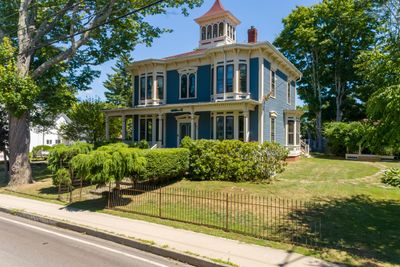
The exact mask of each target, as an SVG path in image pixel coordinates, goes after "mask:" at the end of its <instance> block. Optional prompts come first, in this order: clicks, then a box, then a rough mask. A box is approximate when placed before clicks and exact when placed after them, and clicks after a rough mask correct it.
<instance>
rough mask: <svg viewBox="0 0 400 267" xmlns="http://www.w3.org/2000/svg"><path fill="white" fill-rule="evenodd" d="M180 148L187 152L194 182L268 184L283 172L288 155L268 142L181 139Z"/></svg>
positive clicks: (277, 145) (282, 149)
mask: <svg viewBox="0 0 400 267" xmlns="http://www.w3.org/2000/svg"><path fill="white" fill-rule="evenodd" d="M182 147H184V148H188V149H189V150H190V173H191V176H192V178H193V179H195V180H220V181H232V182H239V181H260V180H268V179H270V178H271V177H273V176H274V175H275V174H277V173H280V172H282V171H283V170H284V167H285V166H286V163H285V161H284V160H285V159H286V157H287V155H288V152H287V150H286V149H285V148H284V147H282V146H281V145H279V144H276V143H268V142H266V143H264V144H262V145H260V144H258V143H255V142H250V143H245V142H242V141H237V140H224V141H217V140H196V141H193V140H191V139H190V138H185V139H184V140H183V141H182Z"/></svg>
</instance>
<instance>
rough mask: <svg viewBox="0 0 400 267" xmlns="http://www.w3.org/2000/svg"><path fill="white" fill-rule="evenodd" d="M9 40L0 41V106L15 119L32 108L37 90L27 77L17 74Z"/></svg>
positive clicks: (13, 49)
mask: <svg viewBox="0 0 400 267" xmlns="http://www.w3.org/2000/svg"><path fill="white" fill-rule="evenodd" d="M15 52H16V49H15V48H14V47H13V46H12V44H11V40H10V39H8V38H4V39H3V40H0V62H1V64H0V104H3V105H4V106H5V107H6V109H7V110H8V111H9V112H10V113H11V114H13V115H14V116H16V117H20V116H21V115H22V114H24V113H25V112H27V111H29V110H30V109H32V108H33V105H34V102H35V100H36V97H37V95H38V94H39V88H38V87H37V86H36V84H35V82H34V81H33V80H32V79H31V78H29V77H23V76H21V75H20V74H19V73H18V69H17V65H16V61H15V59H14V54H15Z"/></svg>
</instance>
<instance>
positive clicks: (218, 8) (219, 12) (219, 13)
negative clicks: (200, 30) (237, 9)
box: [195, 0, 240, 24]
mask: <svg viewBox="0 0 400 267" xmlns="http://www.w3.org/2000/svg"><path fill="white" fill-rule="evenodd" d="M224 16H225V17H229V18H230V19H231V20H232V21H233V22H234V23H236V24H240V21H239V20H238V19H237V18H236V17H235V16H234V15H233V14H232V13H231V12H230V11H228V10H226V9H225V8H224V6H223V5H222V3H221V1H220V0H215V3H214V5H213V6H212V7H211V8H210V10H208V11H207V12H206V13H205V14H204V15H203V16H201V17H199V18H197V19H196V20H195V21H196V22H197V23H199V24H201V23H203V22H205V21H208V20H210V19H214V18H219V17H224Z"/></svg>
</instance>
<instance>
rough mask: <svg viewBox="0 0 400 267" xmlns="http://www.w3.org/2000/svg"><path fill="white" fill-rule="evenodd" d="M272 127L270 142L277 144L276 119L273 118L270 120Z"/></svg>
mask: <svg viewBox="0 0 400 267" xmlns="http://www.w3.org/2000/svg"><path fill="white" fill-rule="evenodd" d="M270 120H271V121H270V123H271V127H270V131H271V132H270V140H271V142H276V118H275V117H271V119H270Z"/></svg>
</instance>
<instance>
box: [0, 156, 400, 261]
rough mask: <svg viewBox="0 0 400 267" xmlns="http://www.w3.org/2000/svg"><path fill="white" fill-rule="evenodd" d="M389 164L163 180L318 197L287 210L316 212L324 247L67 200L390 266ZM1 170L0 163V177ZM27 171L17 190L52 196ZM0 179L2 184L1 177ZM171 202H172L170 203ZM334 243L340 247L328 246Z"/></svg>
mask: <svg viewBox="0 0 400 267" xmlns="http://www.w3.org/2000/svg"><path fill="white" fill-rule="evenodd" d="M391 167H400V163H385V162H377V163H370V162H353V161H344V160H341V159H337V158H331V157H316V158H310V159H302V160H301V161H298V162H293V163H289V165H288V167H287V170H286V171H285V172H284V173H282V174H279V175H278V176H277V177H275V179H274V180H273V181H272V182H270V183H230V182H220V181H207V182H204V181H203V182H202V181H198V182H197V181H188V180H182V181H178V182H176V183H173V184H171V185H169V186H168V188H175V189H179V190H189V189H196V190H204V191H207V192H212V193H235V194H253V195H257V196H264V197H280V198H284V199H297V200H302V201H313V202H315V201H323V202H324V204H323V205H319V206H310V207H309V208H308V209H307V210H305V211H303V213H298V214H293V216H294V217H293V218H294V219H295V220H299V223H304V222H303V221H302V220H303V219H304V218H305V217H306V216H307V215H308V214H307V213H313V214H314V215H315V214H317V215H318V216H320V217H322V219H323V225H322V230H324V234H323V236H322V237H323V242H324V243H325V244H327V248H325V249H320V250H313V249H310V248H305V247H302V246H292V245H287V244H284V243H278V242H272V241H267V240H262V239H257V238H253V237H249V236H245V235H241V234H237V233H232V232H224V231H223V230H218V229H213V228H207V227H204V226H198V225H191V224H185V223H180V222H175V221H169V220H162V219H158V218H153V217H148V216H142V215H138V214H132V213H126V212H120V211H115V210H107V209H105V204H106V203H104V200H102V199H91V200H85V201H80V202H76V203H73V204H71V206H74V207H77V208H83V209H89V210H93V211H98V212H104V213H108V214H113V215H117V216H122V217H128V218H133V219H139V220H146V221H151V222H155V223H159V224H165V225H169V226H172V227H176V228H183V229H188V230H192V231H197V232H202V233H206V234H211V235H216V236H222V237H226V238H230V239H236V240H240V241H242V242H247V243H253V244H258V245H264V246H271V247H275V248H280V249H285V250H291V251H294V252H298V253H301V254H305V255H313V256H317V257H320V258H323V259H326V260H329V261H332V262H338V263H344V264H347V265H354V266H396V265H399V264H400V234H399V232H398V225H400V216H399V210H400V190H399V189H396V188H392V187H388V186H386V185H383V184H382V183H381V182H380V177H381V172H382V170H383V169H387V168H391ZM1 172H2V166H1V167H0V178H1V177H2V175H1ZM33 172H34V177H35V180H36V181H37V182H36V183H35V184H33V185H28V186H23V187H21V188H19V189H17V190H18V191H17V192H18V194H21V193H24V194H29V197H31V198H39V199H41V200H44V201H57V197H58V196H57V194H56V190H55V188H54V187H52V186H51V179H50V178H49V172H48V171H46V170H45V169H44V166H43V165H36V164H35V165H33ZM0 184H2V185H5V183H4V181H1V180H0ZM1 191H3V192H4V189H0V192H1ZM8 193H10V192H8ZM13 194H16V193H15V192H13ZM24 196H26V195H24ZM145 204H146V203H145ZM144 207H146V206H144ZM171 208H174V209H176V208H177V207H172V206H171ZM178 208H179V207H178ZM338 245H340V246H341V247H343V248H346V249H342V250H339V249H334V247H337V246H338ZM329 247H333V248H329Z"/></svg>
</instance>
